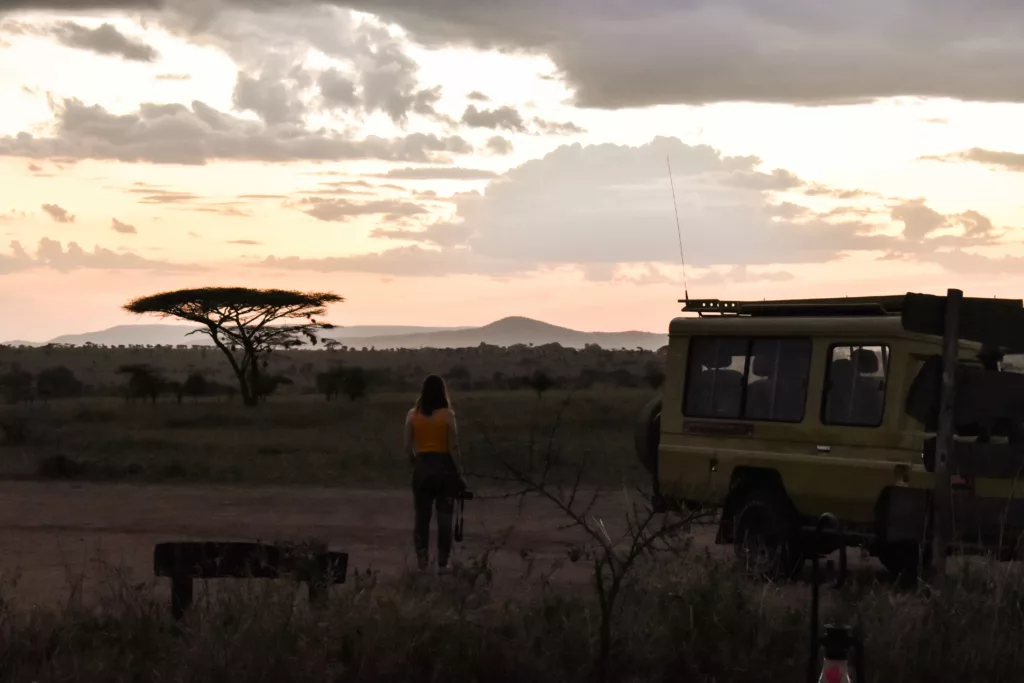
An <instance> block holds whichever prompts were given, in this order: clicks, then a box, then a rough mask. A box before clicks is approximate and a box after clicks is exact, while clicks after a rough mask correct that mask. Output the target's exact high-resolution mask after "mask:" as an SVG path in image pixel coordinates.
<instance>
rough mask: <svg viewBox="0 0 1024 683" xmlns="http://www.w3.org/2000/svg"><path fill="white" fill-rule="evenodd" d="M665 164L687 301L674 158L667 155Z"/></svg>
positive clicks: (684, 258)
mask: <svg viewBox="0 0 1024 683" xmlns="http://www.w3.org/2000/svg"><path fill="white" fill-rule="evenodd" d="M665 164H666V165H667V166H668V184H669V187H670V188H672V209H673V210H674V211H675V213H676V237H678V238H679V262H680V263H681V264H682V266H683V294H684V295H685V301H687V302H689V301H690V288H689V287H688V286H687V284H686V257H685V256H684V255H683V229H682V227H681V226H680V225H679V204H678V203H677V202H676V184H675V182H674V181H673V180H672V160H671V159H670V158H669V157H668V155H665Z"/></svg>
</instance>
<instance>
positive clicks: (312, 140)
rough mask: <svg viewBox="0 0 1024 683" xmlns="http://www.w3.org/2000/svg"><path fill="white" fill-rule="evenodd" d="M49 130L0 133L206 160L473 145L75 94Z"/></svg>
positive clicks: (123, 153) (63, 150)
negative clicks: (133, 105) (123, 106)
mask: <svg viewBox="0 0 1024 683" xmlns="http://www.w3.org/2000/svg"><path fill="white" fill-rule="evenodd" d="M54 106H55V109H56V122H55V126H54V128H55V130H54V132H53V134H52V135H50V136H44V137H35V136H33V135H31V134H30V133H26V132H22V133H18V134H17V135H14V136H5V137H0V156H14V157H28V158H35V159H44V158H66V159H103V160H118V161H124V162H134V163H154V164H191V165H201V164H206V163H208V162H211V161H221V160H231V161H267V162H288V161H340V160H354V159H381V160H385V161H406V162H419V163H439V162H440V163H449V162H451V160H452V158H451V155H453V154H469V153H471V152H472V151H473V148H472V145H470V144H469V143H468V142H467V141H466V140H464V139H463V138H461V137H458V136H448V137H438V136H436V135H433V134H425V133H411V134H408V135H405V136H401V137H395V138H382V137H378V136H368V137H365V138H362V139H356V138H351V137H347V136H345V135H341V134H338V133H335V132H333V131H328V130H324V129H320V130H317V131H310V130H306V129H305V128H303V127H301V126H297V125H278V126H268V125H266V124H264V123H258V122H255V121H250V120H247V119H242V118H237V117H234V116H231V115H230V114H225V113H223V112H220V111H217V110H216V109H214V108H213V107H210V106H209V105H206V104H204V103H202V102H199V101H195V102H193V103H192V106H191V107H186V106H184V105H181V104H142V105H140V106H139V109H138V111H136V112H133V113H130V114H120V115H119V114H112V113H110V112H108V111H107V110H106V109H104V108H103V107H101V106H99V105H91V106H89V105H86V104H83V103H82V102H81V101H79V100H77V99H64V100H62V101H61V102H59V103H55V105H54Z"/></svg>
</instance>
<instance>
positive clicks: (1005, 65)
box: [0, 0, 1024, 341]
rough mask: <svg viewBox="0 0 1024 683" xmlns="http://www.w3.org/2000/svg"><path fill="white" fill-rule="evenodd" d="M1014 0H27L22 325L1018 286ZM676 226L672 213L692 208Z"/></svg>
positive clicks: (356, 321)
mask: <svg viewBox="0 0 1024 683" xmlns="http://www.w3.org/2000/svg"><path fill="white" fill-rule="evenodd" d="M1022 22H1024V4H1020V3H1010V2H1006V1H1005V0H979V1H978V2H975V3H970V4H969V5H967V4H964V3H954V2H952V0H938V1H936V0H904V1H903V2H900V3H892V2H886V1H883V0H864V1H862V2H857V3H853V2H835V3H821V2H812V1H811V0H687V2H676V1H674V2H669V1H667V0H629V2H626V1H625V0H607V1H606V2H600V3H593V2H584V1H583V0H519V1H517V2H506V3H491V2H480V1H479V0H433V1H432V2H423V1H422V0H373V1H372V2H371V1H370V0H332V1H330V2H314V1H313V0H246V1H244V2H243V1H242V0H3V2H2V3H0V101H2V102H4V107H3V108H0V340H2V339H23V340H30V341H41V340H46V339H50V338H52V337H54V336H57V335H60V334H64V333H75V332H86V331H93V330H98V329H103V328H106V327H110V326H112V325H117V324H124V323H133V322H158V320H152V319H142V318H138V317H136V316H131V315H129V314H127V313H124V312H122V311H121V308H120V307H121V305H122V304H124V303H125V302H126V301H127V300H129V299H131V298H134V297H136V296H140V295H146V294H152V293H156V292H160V291H166V290H172V289H178V288H182V287H195V286H220V285H230V286H238V285H241V286H251V287H282V288H287V289H302V290H317V291H322V290H328V291H333V292H336V293H338V294H340V295H342V296H343V297H345V302H344V303H341V304H338V305H336V306H334V307H332V309H331V310H330V315H329V318H330V320H331V321H332V322H334V323H336V324H339V325H361V324H374V325H376V324H401V325H428V326H463V325H466V326H469V325H482V324H486V323H488V322H491V321H494V320H497V319H499V318H502V317H506V316H511V315H522V316H529V317H533V318H537V319H540V320H544V321H547V322H551V323H555V324H559V325H564V326H567V327H573V328H576V329H582V330H592V331H619V330H648V331H665V330H667V328H668V324H669V321H670V320H671V319H672V318H673V317H674V316H676V315H678V312H679V308H680V306H679V304H678V300H679V299H681V298H683V297H684V295H685V293H686V292H688V293H689V295H690V296H691V297H703V298H721V299H761V298H786V297H807V296H842V295H851V296H852V295H868V294H887V293H899V292H906V291H919V292H932V293H942V292H944V291H945V290H946V289H947V288H949V287H957V288H960V289H963V290H964V292H965V294H967V295H968V296H1007V297H1013V298H1018V297H1020V289H1021V284H1024V243H1022V241H1024V232H1022V231H1021V227H1022V226H1024V199H1022V198H1024V130H1022V127H1021V126H1020V125H1019V123H1018V122H1019V121H1020V120H1021V118H1022V114H1024V105H1022V102H1024V79H1022V78H1021V76H1020V70H1019V64H1020V63H1021V59H1022V57H1024V44H1022V43H1021V42H1020V41H1019V40H1018V39H1017V36H1016V35H1015V27H1018V26H1020V25H1021V24H1022ZM677 214H678V224H677V218H676V216H677Z"/></svg>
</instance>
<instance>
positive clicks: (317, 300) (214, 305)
mask: <svg viewBox="0 0 1024 683" xmlns="http://www.w3.org/2000/svg"><path fill="white" fill-rule="evenodd" d="M341 301H344V299H343V298H342V297H340V296H338V295H337V294H334V293H332V292H298V291H292V290H284V289H251V288H248V287H204V288H201V289H179V290H176V291H173V292H163V293H161V294H153V295H151V296H145V297H140V298H138V299H133V300H132V301H130V302H128V303H127V304H125V306H124V309H125V310H126V311H128V312H130V313H138V314H142V313H152V314H155V315H158V316H160V317H163V318H179V319H181V320H187V321H189V322H194V323H198V324H200V325H202V327H200V328H199V329H197V330H194V331H193V332H190V333H189V334H197V333H198V334H205V335H206V336H208V337H209V338H210V339H211V340H212V341H213V343H214V345H216V347H217V348H218V349H220V350H221V351H222V352H223V353H224V355H225V356H227V359H228V362H230V363H231V369H232V370H233V371H234V373H235V377H237V378H238V388H239V390H240V392H241V394H242V402H243V403H244V404H245V405H247V406H256V405H259V391H258V387H259V386H260V376H261V375H260V370H261V368H262V367H265V366H266V356H267V354H269V353H271V352H272V351H273V350H274V349H278V348H282V349H288V348H293V347H296V346H301V345H302V344H304V343H306V342H309V343H310V344H313V345H315V344H316V343H317V331H318V330H327V329H332V328H333V327H334V326H333V325H331V324H329V323H323V322H318V321H317V320H316V318H317V316H321V315H323V314H324V313H325V312H326V310H327V308H326V307H327V305H328V304H333V303H338V302H341Z"/></svg>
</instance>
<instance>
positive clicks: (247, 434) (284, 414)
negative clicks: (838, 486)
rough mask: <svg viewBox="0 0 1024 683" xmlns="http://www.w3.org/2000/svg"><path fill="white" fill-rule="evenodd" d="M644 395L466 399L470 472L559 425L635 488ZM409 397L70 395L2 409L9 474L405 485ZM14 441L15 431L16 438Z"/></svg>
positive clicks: (0, 455) (460, 398) (515, 454)
mask: <svg viewBox="0 0 1024 683" xmlns="http://www.w3.org/2000/svg"><path fill="white" fill-rule="evenodd" d="M649 396H650V392H649V391H643V390H594V391H584V392H578V393H576V394H575V395H574V396H573V398H572V401H571V402H570V403H569V404H568V405H567V407H566V409H565V411H564V412H563V413H562V414H561V416H560V417H559V418H556V414H555V411H554V410H551V409H550V408H551V407H553V406H555V405H558V404H559V403H560V402H561V401H562V399H563V395H562V394H560V393H559V392H556V391H552V392H550V393H549V394H546V395H545V396H544V397H543V398H542V399H540V400H538V398H537V396H536V395H535V394H533V393H532V392H529V391H504V392H490V393H486V392H469V393H459V394H456V396H455V400H456V401H457V403H456V409H457V412H458V417H459V424H460V432H461V439H462V442H463V449H464V451H465V456H466V467H467V469H469V470H471V471H474V472H480V473H487V472H492V471H493V470H494V467H495V458H494V456H495V454H496V452H497V454H500V455H502V456H507V457H510V458H513V459H519V458H525V457H527V456H528V453H529V452H530V450H531V441H532V442H533V448H534V450H536V447H537V442H538V441H541V440H546V439H548V438H549V435H550V432H551V429H552V428H553V427H554V426H555V422H556V419H557V421H558V435H557V442H558V448H559V449H560V451H561V452H563V453H571V454H572V457H573V458H582V457H586V458H587V460H588V471H589V473H590V475H591V478H592V480H595V481H607V482H615V483H618V482H621V481H622V479H623V477H625V478H626V479H628V480H633V481H636V480H638V478H642V476H643V475H642V470H641V468H640V466H639V464H638V463H637V460H636V458H635V455H634V452H633V441H632V439H633V423H634V420H635V417H636V415H637V413H638V412H639V410H640V407H641V406H642V405H643V403H644V402H645V401H646V400H647V399H648V398H649ZM412 401H413V395H411V394H377V395H374V396H371V397H370V399H369V400H368V401H357V402H350V401H347V400H343V401H340V402H335V401H332V402H327V401H325V400H323V399H322V398H318V397H314V396H307V397H301V396H291V397H286V396H281V397H272V398H271V399H270V400H269V401H268V402H267V403H266V404H264V405H262V406H259V407H257V408H244V407H242V406H241V405H240V404H239V403H238V402H237V401H236V402H234V403H227V402H224V401H223V400H219V401H218V400H212V399H211V400H205V399H204V400H202V401H200V402H198V403H196V402H193V401H191V400H188V399H186V400H185V401H184V402H183V403H181V404H177V403H175V402H159V403H157V404H156V405H155V406H154V405H150V404H148V403H132V404H128V403H125V402H124V401H123V400H119V399H68V400H63V401H52V402H51V403H50V404H49V405H43V404H39V403H37V404H35V405H34V406H26V405H19V406H9V405H8V406H0V430H2V433H0V474H2V475H4V476H7V477H26V476H37V475H38V476H44V477H51V478H83V479H94V480H125V481H174V480H180V481H211V482H235V483H261V484H317V485H320V484H323V485H332V486H346V485H363V486H365V485H382V486H383V485H395V484H398V485H402V486H404V485H405V484H406V483H407V482H406V478H407V467H406V463H405V459H404V458H403V456H402V453H401V446H402V444H401V433H402V430H401V426H402V422H403V420H404V418H405V412H406V411H407V410H408V408H409V406H410V405H411V404H412ZM4 435H7V436H6V438H5V436H4Z"/></svg>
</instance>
